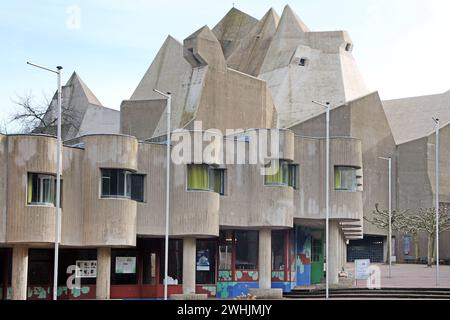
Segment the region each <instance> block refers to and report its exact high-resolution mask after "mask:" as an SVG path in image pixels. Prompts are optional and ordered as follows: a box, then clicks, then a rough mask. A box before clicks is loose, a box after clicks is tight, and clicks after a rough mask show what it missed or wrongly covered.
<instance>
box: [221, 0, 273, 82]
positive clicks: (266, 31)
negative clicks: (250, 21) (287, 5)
mask: <svg viewBox="0 0 450 320" xmlns="http://www.w3.org/2000/svg"><path fill="white" fill-rule="evenodd" d="M279 20H280V18H279V17H278V14H277V13H276V12H275V10H274V9H273V8H271V9H270V10H269V11H267V12H266V14H265V15H264V17H262V19H261V20H260V21H259V22H258V23H257V24H256V25H255V26H254V27H253V28H252V30H251V31H250V32H249V33H248V34H247V35H246V36H245V37H244V38H243V39H242V40H241V41H240V42H239V44H238V45H237V47H236V49H235V50H234V51H233V53H232V54H231V55H230V56H229V58H228V59H227V62H228V66H229V67H230V68H232V69H235V70H237V71H240V72H244V73H246V74H249V75H251V76H255V77H257V76H258V75H259V73H260V70H261V66H262V64H263V62H264V59H265V56H266V54H267V50H268V49H269V47H270V44H271V42H272V39H273V37H274V35H275V33H276V30H277V26H278V22H279Z"/></svg>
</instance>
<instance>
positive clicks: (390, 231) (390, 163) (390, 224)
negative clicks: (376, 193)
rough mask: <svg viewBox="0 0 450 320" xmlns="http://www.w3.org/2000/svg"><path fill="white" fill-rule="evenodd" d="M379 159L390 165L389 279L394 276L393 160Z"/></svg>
mask: <svg viewBox="0 0 450 320" xmlns="http://www.w3.org/2000/svg"><path fill="white" fill-rule="evenodd" d="M378 159H381V160H386V161H388V163H389V234H388V237H389V239H388V246H389V248H388V255H389V257H388V261H389V278H391V276H392V271H391V268H392V252H391V251H392V158H390V157H389V158H385V157H378Z"/></svg>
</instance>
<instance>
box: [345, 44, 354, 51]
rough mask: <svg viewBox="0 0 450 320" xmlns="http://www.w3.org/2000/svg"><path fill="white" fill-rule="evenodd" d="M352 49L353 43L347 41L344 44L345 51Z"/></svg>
mask: <svg viewBox="0 0 450 320" xmlns="http://www.w3.org/2000/svg"><path fill="white" fill-rule="evenodd" d="M352 50H353V44H351V43H347V45H346V46H345V51H348V52H351V51H352Z"/></svg>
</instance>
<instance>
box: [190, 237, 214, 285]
mask: <svg viewBox="0 0 450 320" xmlns="http://www.w3.org/2000/svg"><path fill="white" fill-rule="evenodd" d="M216 248H217V247H216V242H215V241H211V240H197V253H196V257H197V260H196V276H195V279H196V283H197V284H215V283H216V250H217V249H216Z"/></svg>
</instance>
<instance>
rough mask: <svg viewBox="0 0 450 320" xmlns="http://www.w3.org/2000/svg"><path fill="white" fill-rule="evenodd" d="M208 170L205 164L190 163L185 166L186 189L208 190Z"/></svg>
mask: <svg viewBox="0 0 450 320" xmlns="http://www.w3.org/2000/svg"><path fill="white" fill-rule="evenodd" d="M209 183H210V179H209V170H208V165H205V164H190V165H188V166H187V188H188V190H209Z"/></svg>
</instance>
